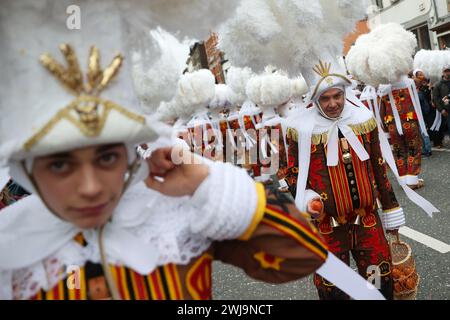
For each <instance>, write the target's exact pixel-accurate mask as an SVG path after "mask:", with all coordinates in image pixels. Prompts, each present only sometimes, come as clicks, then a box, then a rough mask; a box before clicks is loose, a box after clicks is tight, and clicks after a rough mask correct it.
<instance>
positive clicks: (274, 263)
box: [253, 251, 285, 271]
mask: <svg viewBox="0 0 450 320" xmlns="http://www.w3.org/2000/svg"><path fill="white" fill-rule="evenodd" d="M253 257H254V258H255V259H256V260H257V261H258V262H259V263H260V264H261V267H262V268H263V269H275V270H277V271H280V269H281V266H280V264H281V263H282V262H283V261H284V260H285V259H283V258H278V257H274V256H272V255H270V254H267V253H265V252H263V251H260V252H258V253H255V254H254V255H253Z"/></svg>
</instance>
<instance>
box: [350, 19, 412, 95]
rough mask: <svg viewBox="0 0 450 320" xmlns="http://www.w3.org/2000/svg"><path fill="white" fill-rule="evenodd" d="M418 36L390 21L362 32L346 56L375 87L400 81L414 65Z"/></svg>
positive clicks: (354, 70)
mask: <svg viewBox="0 0 450 320" xmlns="http://www.w3.org/2000/svg"><path fill="white" fill-rule="evenodd" d="M416 46H417V42H416V37H415V35H414V34H413V33H412V32H409V31H406V30H405V29H404V28H403V27H402V26H401V25H399V24H397V23H387V24H384V25H380V26H378V27H376V28H375V29H373V30H372V31H371V32H370V33H369V34H365V35H361V36H360V37H359V38H358V40H356V43H355V45H354V46H353V47H352V48H351V49H350V51H349V53H348V55H347V59H346V61H347V67H348V70H349V72H350V73H351V74H353V75H354V76H356V77H357V78H358V79H359V80H360V81H363V82H365V83H366V84H370V85H372V86H374V87H376V86H378V85H380V84H390V83H396V82H398V81H399V80H400V79H401V77H402V76H404V75H406V74H408V72H409V71H411V70H412V68H413V59H412V56H413V54H414V50H415V48H416Z"/></svg>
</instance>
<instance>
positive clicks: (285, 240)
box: [215, 184, 328, 283]
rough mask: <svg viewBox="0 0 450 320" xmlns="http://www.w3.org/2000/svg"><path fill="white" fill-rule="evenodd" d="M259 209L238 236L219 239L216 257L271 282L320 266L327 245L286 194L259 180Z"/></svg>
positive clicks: (309, 271) (216, 246) (323, 260)
mask: <svg viewBox="0 0 450 320" xmlns="http://www.w3.org/2000/svg"><path fill="white" fill-rule="evenodd" d="M256 188H257V190H258V195H259V196H258V207H257V208H258V209H257V211H256V212H255V215H254V220H253V221H252V224H251V225H250V226H249V227H248V229H247V230H246V232H245V233H244V235H243V236H241V237H240V239H238V240H232V241H223V242H217V243H216V244H215V257H216V258H217V259H219V260H221V261H223V262H225V263H230V264H233V265H235V266H238V267H240V268H242V269H243V270H244V271H245V272H246V273H247V274H248V275H249V276H251V277H253V278H255V279H258V280H262V281H265V282H271V283H283V282H287V281H293V280H296V279H299V278H302V277H305V276H308V275H309V274H312V273H313V272H315V271H316V270H317V269H319V268H320V267H321V266H322V265H323V263H324V262H325V261H326V259H327V257H328V249H327V246H326V244H325V243H324V242H323V240H322V237H321V236H320V235H319V234H318V232H317V230H316V228H315V227H314V226H313V225H312V224H311V223H310V222H309V221H308V216H307V215H306V214H304V213H301V212H300V211H299V210H298V209H297V208H296V206H295V203H294V202H292V201H291V200H290V199H289V198H288V197H287V196H286V195H285V194H282V193H280V192H278V190H276V189H274V188H265V189H264V187H263V186H262V185H261V184H257V185H256Z"/></svg>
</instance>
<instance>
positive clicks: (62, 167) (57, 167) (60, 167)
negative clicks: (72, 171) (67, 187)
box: [50, 161, 69, 173]
mask: <svg viewBox="0 0 450 320" xmlns="http://www.w3.org/2000/svg"><path fill="white" fill-rule="evenodd" d="M50 170H51V171H53V172H54V173H64V172H66V171H67V170H69V163H68V162H67V161H54V162H52V163H50Z"/></svg>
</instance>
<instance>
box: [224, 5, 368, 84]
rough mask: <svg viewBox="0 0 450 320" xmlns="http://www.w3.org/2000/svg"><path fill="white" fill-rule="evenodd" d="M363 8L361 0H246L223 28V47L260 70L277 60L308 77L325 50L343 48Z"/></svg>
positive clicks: (276, 63) (237, 61) (243, 63)
mask: <svg viewBox="0 0 450 320" xmlns="http://www.w3.org/2000/svg"><path fill="white" fill-rule="evenodd" d="M365 9H366V1H360V0H341V1H335V0H319V1H306V0H243V1H242V2H241V4H240V6H239V7H238V9H237V11H236V15H235V16H234V17H233V18H232V19H230V20H228V21H227V22H226V23H225V24H224V26H223V27H222V28H221V29H220V30H219V47H220V48H221V49H222V50H223V51H224V52H225V53H226V55H227V58H228V59H229V60H230V62H231V64H233V65H235V66H238V67H241V66H249V67H251V68H252V69H253V70H254V71H255V72H261V71H263V70H264V68H265V67H266V66H267V65H274V66H275V67H276V68H277V69H282V70H287V71H288V72H289V74H290V75H291V76H293V77H296V76H298V75H299V74H300V73H301V74H303V76H304V77H305V79H307V80H308V79H310V78H311V76H313V75H312V70H311V68H312V65H311V63H312V62H315V61H317V58H318V57H320V56H321V54H323V53H324V52H329V54H331V55H334V56H336V55H339V54H340V53H341V52H342V48H343V40H342V39H343V38H344V37H345V36H346V35H347V34H348V33H349V32H351V31H352V30H353V29H354V27H355V25H356V22H357V21H358V20H360V19H362V18H363V17H364V14H365Z"/></svg>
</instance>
